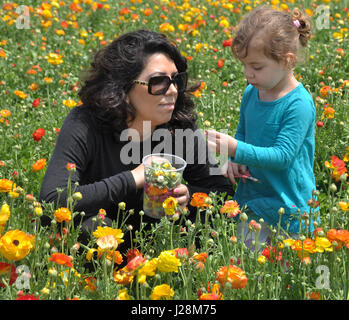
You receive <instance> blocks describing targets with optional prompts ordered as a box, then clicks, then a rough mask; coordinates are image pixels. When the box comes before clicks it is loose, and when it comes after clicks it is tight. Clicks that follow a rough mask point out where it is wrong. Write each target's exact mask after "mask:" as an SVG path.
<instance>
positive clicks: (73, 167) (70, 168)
mask: <svg viewBox="0 0 349 320" xmlns="http://www.w3.org/2000/svg"><path fill="white" fill-rule="evenodd" d="M66 169H67V170H68V171H69V172H74V171H76V165H75V164H74V163H70V162H68V163H67V166H66Z"/></svg>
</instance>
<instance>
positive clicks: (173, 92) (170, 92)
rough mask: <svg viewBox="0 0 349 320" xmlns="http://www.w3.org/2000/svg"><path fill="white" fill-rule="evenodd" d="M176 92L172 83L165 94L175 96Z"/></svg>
mask: <svg viewBox="0 0 349 320" xmlns="http://www.w3.org/2000/svg"><path fill="white" fill-rule="evenodd" d="M177 93H178V90H177V88H176V86H175V85H174V83H171V84H170V86H169V88H168V89H167V92H166V94H177Z"/></svg>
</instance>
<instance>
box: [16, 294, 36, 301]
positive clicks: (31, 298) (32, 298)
mask: <svg viewBox="0 0 349 320" xmlns="http://www.w3.org/2000/svg"><path fill="white" fill-rule="evenodd" d="M16 300H39V297H35V296H34V295H32V294H25V295H18V298H17V299H16Z"/></svg>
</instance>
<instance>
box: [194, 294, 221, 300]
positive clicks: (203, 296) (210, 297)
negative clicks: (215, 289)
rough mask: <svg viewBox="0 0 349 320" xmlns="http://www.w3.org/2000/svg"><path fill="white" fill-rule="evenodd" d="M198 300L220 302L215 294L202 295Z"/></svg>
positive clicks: (219, 298)
mask: <svg viewBox="0 0 349 320" xmlns="http://www.w3.org/2000/svg"><path fill="white" fill-rule="evenodd" d="M199 300H221V297H220V296H219V295H218V294H217V293H203V294H202V295H201V296H200V298H199Z"/></svg>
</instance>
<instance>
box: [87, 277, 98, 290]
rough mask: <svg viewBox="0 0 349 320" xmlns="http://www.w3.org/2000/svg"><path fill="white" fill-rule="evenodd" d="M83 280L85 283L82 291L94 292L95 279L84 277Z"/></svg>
mask: <svg viewBox="0 0 349 320" xmlns="http://www.w3.org/2000/svg"><path fill="white" fill-rule="evenodd" d="M84 280H85V283H86V285H85V287H84V290H86V291H88V290H89V291H91V292H94V291H95V290H96V289H97V285H96V278H93V277H86V278H85V279H84Z"/></svg>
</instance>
